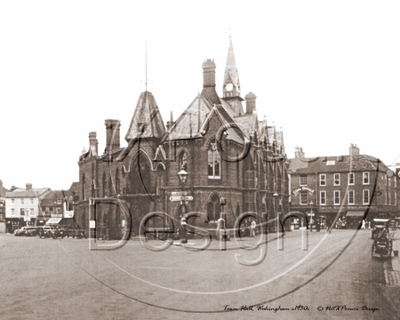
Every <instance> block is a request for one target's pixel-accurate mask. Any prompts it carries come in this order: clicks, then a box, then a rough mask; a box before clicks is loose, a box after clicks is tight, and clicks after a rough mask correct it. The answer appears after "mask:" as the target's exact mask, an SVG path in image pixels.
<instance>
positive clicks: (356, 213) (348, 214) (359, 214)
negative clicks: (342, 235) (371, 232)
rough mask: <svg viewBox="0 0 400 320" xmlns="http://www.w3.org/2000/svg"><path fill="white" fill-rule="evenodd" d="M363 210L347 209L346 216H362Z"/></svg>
mask: <svg viewBox="0 0 400 320" xmlns="http://www.w3.org/2000/svg"><path fill="white" fill-rule="evenodd" d="M364 213H365V211H347V214H346V216H348V217H363V216H364Z"/></svg>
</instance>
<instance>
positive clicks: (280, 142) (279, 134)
mask: <svg viewBox="0 0 400 320" xmlns="http://www.w3.org/2000/svg"><path fill="white" fill-rule="evenodd" d="M276 141H277V144H278V147H279V148H280V151H281V152H282V153H285V142H284V141H283V131H277V132H276Z"/></svg>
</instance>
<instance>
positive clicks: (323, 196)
mask: <svg viewBox="0 0 400 320" xmlns="http://www.w3.org/2000/svg"><path fill="white" fill-rule="evenodd" d="M319 200H320V201H319V203H320V204H321V205H326V191H320V193H319Z"/></svg>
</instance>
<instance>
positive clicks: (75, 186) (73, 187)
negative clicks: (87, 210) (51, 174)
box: [69, 182, 79, 193]
mask: <svg viewBox="0 0 400 320" xmlns="http://www.w3.org/2000/svg"><path fill="white" fill-rule="evenodd" d="M69 191H70V192H74V191H75V192H76V193H78V192H79V182H72V184H71V186H70V187H69Z"/></svg>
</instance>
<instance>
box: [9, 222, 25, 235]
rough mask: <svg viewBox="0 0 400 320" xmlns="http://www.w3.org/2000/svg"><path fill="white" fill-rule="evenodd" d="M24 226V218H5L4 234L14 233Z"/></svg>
mask: <svg viewBox="0 0 400 320" xmlns="http://www.w3.org/2000/svg"><path fill="white" fill-rule="evenodd" d="M25 225H26V223H25V221H24V218H6V233H14V231H15V230H17V229H20V228H22V227H23V226H25Z"/></svg>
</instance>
